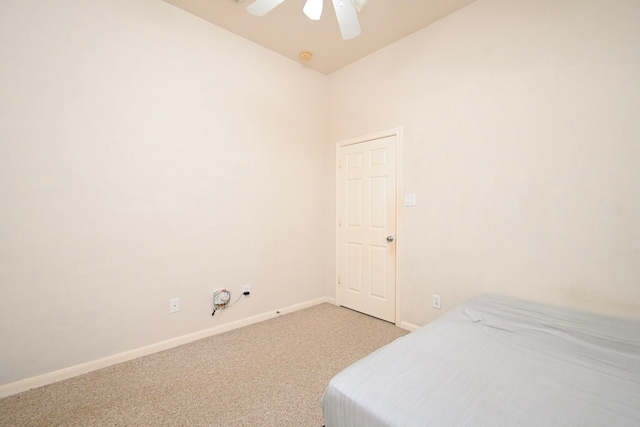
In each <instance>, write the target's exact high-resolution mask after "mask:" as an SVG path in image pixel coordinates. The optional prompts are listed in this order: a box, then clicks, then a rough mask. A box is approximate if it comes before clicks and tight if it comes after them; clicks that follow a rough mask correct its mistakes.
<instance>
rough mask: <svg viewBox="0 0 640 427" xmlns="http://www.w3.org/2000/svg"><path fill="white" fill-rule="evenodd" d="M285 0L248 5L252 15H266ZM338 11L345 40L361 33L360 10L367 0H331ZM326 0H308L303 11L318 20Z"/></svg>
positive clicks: (263, 0) (267, 0) (256, 2)
mask: <svg viewBox="0 0 640 427" xmlns="http://www.w3.org/2000/svg"><path fill="white" fill-rule="evenodd" d="M283 1H284V0H256V1H255V2H253V3H252V4H251V5H249V6H248V7H247V10H248V11H249V13H251V14H252V15H256V16H264V15H266V14H267V13H269V12H270V11H271V10H273V9H274V8H275V7H276V6H278V5H279V4H280V3H282V2H283ZM331 1H332V2H333V8H334V9H335V11H336V16H337V18H338V25H339V26H340V33H342V38H343V39H344V40H349V39H352V38H354V37H357V36H359V35H360V22H359V21H358V12H359V11H360V9H362V6H364V5H365V3H366V2H367V0H331ZM323 3H324V0H307V2H306V3H305V5H304V8H303V9H302V11H303V12H304V14H305V15H307V16H308V17H309V18H310V19H313V20H314V21H317V20H319V19H320V16H321V15H322V5H323Z"/></svg>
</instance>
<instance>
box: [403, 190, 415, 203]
mask: <svg viewBox="0 0 640 427" xmlns="http://www.w3.org/2000/svg"><path fill="white" fill-rule="evenodd" d="M404 205H405V206H415V205H416V195H415V193H410V194H405V195H404Z"/></svg>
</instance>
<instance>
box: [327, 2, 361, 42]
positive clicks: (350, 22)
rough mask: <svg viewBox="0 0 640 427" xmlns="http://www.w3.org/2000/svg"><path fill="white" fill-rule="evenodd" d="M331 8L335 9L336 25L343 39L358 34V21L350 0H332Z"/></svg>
mask: <svg viewBox="0 0 640 427" xmlns="http://www.w3.org/2000/svg"><path fill="white" fill-rule="evenodd" d="M333 8H334V9H335V10H336V16H337V18H338V25H339V26H340V32H341V33H342V38H343V39H344V40H349V39H352V38H354V37H357V36H359V35H360V21H358V13H357V12H356V9H355V8H354V7H353V4H351V1H350V0H333Z"/></svg>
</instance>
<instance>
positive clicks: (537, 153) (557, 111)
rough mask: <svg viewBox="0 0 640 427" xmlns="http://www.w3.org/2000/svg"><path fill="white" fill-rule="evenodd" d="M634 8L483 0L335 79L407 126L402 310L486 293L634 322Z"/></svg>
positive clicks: (637, 287) (365, 112) (350, 124)
mask: <svg viewBox="0 0 640 427" xmlns="http://www.w3.org/2000/svg"><path fill="white" fill-rule="evenodd" d="M638 22H640V2H638V1H636V0H615V1H610V0H563V1H557V0H527V1H512V0H478V1H477V2H474V3H472V4H471V5H470V6H468V7H466V8H464V9H462V10H460V11H458V12H457V13H455V14H453V15H451V16H449V17H446V18H445V19H443V20H441V21H439V22H437V23H435V24H434V25H432V26H430V27H428V28H426V29H424V30H422V31H420V32H418V33H415V34H413V35H411V36H409V37H407V38H406V39H404V40H402V41H400V42H398V43H396V44H395V45H392V46H390V47H388V48H386V49H384V50H382V51H379V52H377V53H375V54H373V55H370V56H369V57H367V58H365V59H363V60H361V61H359V62H357V63H355V64H352V65H351V66H348V67H346V68H344V69H342V70H340V71H338V72H336V73H334V74H332V75H331V76H330V82H331V86H330V87H331V104H330V108H331V117H332V129H331V137H332V139H333V140H334V141H340V140H343V139H347V138H351V137H355V136H358V135H365V134H368V133H371V132H374V131H377V130H380V129H386V128H392V127H396V126H402V127H403V128H404V177H403V178H404V190H405V192H406V193H416V194H417V201H418V205H417V206H416V207H415V208H404V210H403V231H402V234H401V235H400V237H399V239H398V243H399V245H400V250H401V254H402V255H401V260H400V264H399V268H400V287H399V297H400V301H401V302H400V318H401V319H402V321H405V322H409V323H413V324H416V325H422V324H425V323H427V322H428V321H430V320H432V319H434V318H435V317H437V315H439V314H441V312H439V311H437V310H433V309H431V295H432V294H434V293H437V294H441V295H442V304H443V311H444V310H446V309H448V308H451V307H452V306H454V305H456V304H458V303H460V302H462V301H464V300H466V299H467V298H469V297H472V296H474V295H476V294H479V293H483V292H500V293H505V294H510V295H514V296H518V297H524V298H531V299H535V300H540V301H547V302H552V303H557V304H562V305H572V306H577V307H587V308H592V309H595V310H598V311H602V312H608V313H619V314H623V315H628V316H635V317H640V120H638V117H640V83H639V80H638V76H640V47H639V46H640V45H639V43H638V41H639V40H640V26H639V25H638Z"/></svg>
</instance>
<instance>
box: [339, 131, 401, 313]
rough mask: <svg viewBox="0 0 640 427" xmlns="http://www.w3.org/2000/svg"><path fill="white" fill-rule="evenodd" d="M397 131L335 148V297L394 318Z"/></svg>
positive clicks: (346, 304)
mask: <svg viewBox="0 0 640 427" xmlns="http://www.w3.org/2000/svg"><path fill="white" fill-rule="evenodd" d="M396 151H397V137H396V135H393V136H388V137H384V138H378V139H373V140H370V141H365V142H360V143H357V144H351V145H345V146H343V147H340V149H339V169H338V180H339V181H338V206H339V208H338V211H339V218H338V250H339V253H338V264H339V265H338V278H339V285H338V292H339V295H338V299H339V303H340V304H341V305H343V306H345V307H349V308H352V309H354V310H358V311H361V312H363V313H366V314H370V315H372V316H375V317H378V318H381V319H384V320H387V321H390V322H395V304H396V301H395V298H396V289H395V287H396V283H395V275H396V265H395V262H396V260H395V248H396V241H395V239H392V241H387V237H388V236H393V237H395V234H396V222H397V221H396V196H397V195H396V183H397V176H396V167H397V165H396V162H397V158H396V157H397V155H396Z"/></svg>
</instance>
